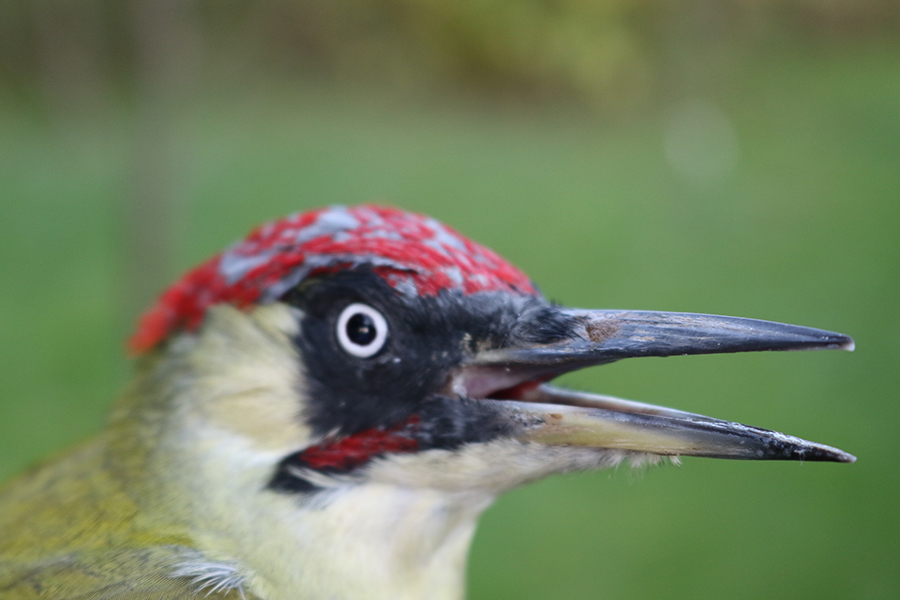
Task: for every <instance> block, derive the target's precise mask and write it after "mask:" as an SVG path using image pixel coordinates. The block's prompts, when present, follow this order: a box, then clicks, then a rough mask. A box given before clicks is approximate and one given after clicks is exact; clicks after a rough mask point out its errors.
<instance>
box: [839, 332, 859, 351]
mask: <svg viewBox="0 0 900 600" xmlns="http://www.w3.org/2000/svg"><path fill="white" fill-rule="evenodd" d="M838 348H839V349H841V350H846V351H847V352H853V351H854V350H856V342H854V341H853V338H852V337H850V336H847V338H846V339H845V340H844V341H843V342H842V343H841V344H840V345H839V346H838Z"/></svg>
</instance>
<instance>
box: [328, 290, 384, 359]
mask: <svg viewBox="0 0 900 600" xmlns="http://www.w3.org/2000/svg"><path fill="white" fill-rule="evenodd" d="M356 316H362V318H363V319H364V320H368V321H369V323H367V325H368V326H369V327H372V328H374V329H375V337H373V338H371V339H369V340H365V341H363V342H362V343H361V342H360V341H358V340H357V341H353V340H351V339H350V334H349V333H348V332H347V326H348V324H350V319H353V318H354V317H356ZM387 334H388V324H387V321H386V320H385V318H384V317H383V316H382V314H381V313H380V312H378V311H377V310H375V309H374V308H372V307H371V306H369V305H368V304H361V303H359V302H354V303H353V304H350V305H349V306H347V308H345V309H344V310H342V311H341V316H339V317H338V321H337V339H338V342H340V344H341V348H343V349H344V351H345V352H347V354H352V355H353V356H358V357H360V358H368V357H370V356H372V355H374V354H376V353H377V352H378V351H379V350H381V349H382V348H383V347H384V343H385V342H386V341H387Z"/></svg>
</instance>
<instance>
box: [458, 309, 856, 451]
mask: <svg viewBox="0 0 900 600" xmlns="http://www.w3.org/2000/svg"><path fill="white" fill-rule="evenodd" d="M561 310H563V312H564V313H565V314H566V316H568V317H570V318H571V322H572V323H573V332H572V336H571V338H570V339H568V340H566V341H563V342H558V343H553V344H544V345H532V346H522V345H519V346H515V347H508V348H502V349H493V350H487V351H483V352H481V353H479V354H477V355H475V356H474V357H472V359H470V360H469V361H468V362H467V363H466V364H465V365H464V366H463V368H462V369H461V370H460V371H459V372H458V373H457V374H456V376H455V378H454V380H453V383H452V386H453V389H454V391H456V392H457V393H459V394H461V395H466V396H468V397H473V398H482V399H484V401H486V402H496V403H497V404H498V407H502V408H503V409H504V410H505V411H507V412H508V414H510V418H511V419H513V420H514V421H515V422H517V423H520V424H521V426H520V427H519V428H518V430H517V434H516V437H518V439H520V440H522V441H530V442H538V443H542V444H548V445H574V446H590V447H596V448H611V449H613V448H614V449H621V450H627V451H633V452H643V453H651V454H658V455H667V456H678V455H681V456H708V457H715V458H740V459H762V460H766V459H769V460H813V461H834V462H854V461H855V460H856V457H854V456H853V455H851V454H847V453H846V452H843V451H841V450H838V449H836V448H832V447H830V446H825V445H822V444H816V443H813V442H808V441H806V440H802V439H800V438H796V437H793V436H789V435H785V434H782V433H778V432H775V431H769V430H766V429H760V428H757V427H750V426H747V425H741V424H739V423H733V422H729V421H721V420H719V419H713V418H710V417H705V416H702V415H697V414H693V413H688V412H682V411H679V410H673V409H670V408H665V407H661V406H653V405H649V404H642V403H638V402H631V401H629V400H621V399H618V398H612V397H610V396H601V395H596V394H586V393H580V392H571V391H567V390H563V389H560V388H556V387H553V386H550V385H547V384H546V383H544V382H546V381H547V380H549V379H552V378H553V377H556V376H557V375H561V374H563V373H566V372H569V371H573V370H576V369H580V368H583V367H587V366H592V365H601V364H606V363H609V362H613V361H616V360H619V359H622V358H630V357H635V356H675V355H686V354H716V353H724V352H753V351H763V350H819V349H839V350H853V347H854V344H853V340H852V339H851V338H850V337H848V336H845V335H841V334H839V333H833V332H830V331H823V330H820V329H811V328H808V327H799V326H796V325H785V324H782V323H773V322H770V321H758V320H754V319H743V318H738V317H720V316H716V315H701V314H690V313H665V312H649V311H616V310H598V311H587V310H564V309H561Z"/></svg>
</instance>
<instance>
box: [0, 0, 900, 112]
mask: <svg viewBox="0 0 900 600" xmlns="http://www.w3.org/2000/svg"><path fill="white" fill-rule="evenodd" d="M144 5H146V6H144ZM167 11H168V12H172V11H177V12H179V13H180V17H181V24H182V26H183V27H184V28H185V31H184V32H183V33H186V34H187V36H181V39H180V40H172V43H173V44H174V45H175V46H178V47H179V52H180V53H181V54H182V56H183V57H184V58H185V59H188V60H189V61H194V62H197V63H199V64H201V65H202V68H201V69H199V71H202V72H203V73H204V75H206V76H212V77H215V76H216V75H218V76H221V77H225V78H228V79H230V80H233V79H234V78H251V79H252V78H255V77H258V76H259V75H260V74H268V75H271V76H277V77H280V78H287V79H296V78H309V77H316V78H322V79H326V80H342V81H346V80H350V81H357V80H362V81H378V82H381V83H383V82H385V81H389V82H393V83H394V84H400V85H409V84H414V85H418V84H422V83H426V84H430V85H433V86H439V87H447V86H454V85H456V86H460V85H461V86H469V87H475V88H479V89H485V90H489V91H494V92H502V93H508V94H513V95H517V96H522V95H525V96H533V95H537V96H542V97H546V96H551V97H560V96H561V97H564V98H574V99H577V100H578V101H581V102H584V103H586V104H588V105H590V106H593V107H598V108H601V109H612V110H620V109H624V108H628V109H632V108H634V107H635V106H636V105H637V106H640V105H641V104H642V103H645V102H647V101H652V100H653V99H654V98H655V97H656V95H658V94H659V93H660V92H661V91H665V90H666V89H668V88H670V87H671V86H672V85H678V80H680V79H681V78H683V77H686V76H687V77H692V76H693V77H696V76H697V73H696V72H695V71H696V70H697V66H698V65H700V66H702V65H708V64H713V65H715V64H716V63H718V62H721V61H722V60H728V59H730V58H734V57H735V55H736V54H740V53H742V52H753V51H754V49H758V48H759V47H760V46H762V45H766V44H770V43H772V42H773V40H777V39H778V38H779V36H781V35H784V34H790V35H803V36H809V37H814V38H824V39H840V38H846V37H848V36H849V37H854V36H856V37H858V36H860V35H864V34H869V33H872V32H876V31H893V32H900V3H898V2H896V0H678V1H673V2H660V1H658V0H378V1H372V0H343V1H340V2H335V1H333V0H293V1H291V0H282V1H263V2H259V1H252V0H197V1H195V2H191V1H187V0H182V1H173V0H160V1H158V2H148V1H146V0H131V1H130V2H122V1H116V0H77V1H75V0H5V1H4V2H3V3H2V4H0V77H2V79H4V80H6V83H7V84H9V83H14V84H15V85H17V86H18V87H19V89H20V90H21V91H25V92H32V93H35V92H36V93H38V94H39V95H47V94H50V95H54V94H59V93H62V94H63V95H64V96H66V97H68V98H69V101H75V102H78V101H83V102H87V103H88V104H90V103H93V102H94V101H95V99H96V97H97V96H98V93H97V90H98V88H102V87H112V88H113V89H116V90H119V91H123V90H124V91H127V90H128V89H129V85H130V84H131V83H133V82H132V81H131V79H132V77H131V75H132V74H133V73H135V72H138V71H139V69H136V68H135V66H136V62H139V57H140V54H141V50H140V48H141V45H142V43H143V40H142V37H143V36H144V34H143V32H144V31H146V30H147V29H149V28H152V27H154V26H155V24H154V23H153V21H154V18H156V17H159V16H160V15H164V13H166V12H167ZM162 20H164V19H162ZM773 24H775V25H774V26H773ZM687 65H690V67H689V68H688V69H687V70H688V71H690V72H688V73H685V72H684V71H685V67H686V66H687ZM701 70H702V69H701ZM636 103H637V104H636Z"/></svg>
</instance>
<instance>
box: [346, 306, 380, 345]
mask: <svg viewBox="0 0 900 600" xmlns="http://www.w3.org/2000/svg"><path fill="white" fill-rule="evenodd" d="M377 333H378V332H377V331H375V321H373V320H372V317H370V316H369V315H367V314H364V313H356V314H355V315H353V316H352V317H350V320H348V321H347V337H348V338H350V341H351V342H353V343H354V344H358V345H360V346H368V345H369V344H371V343H372V340H374V339H375V335H376V334H377Z"/></svg>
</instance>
